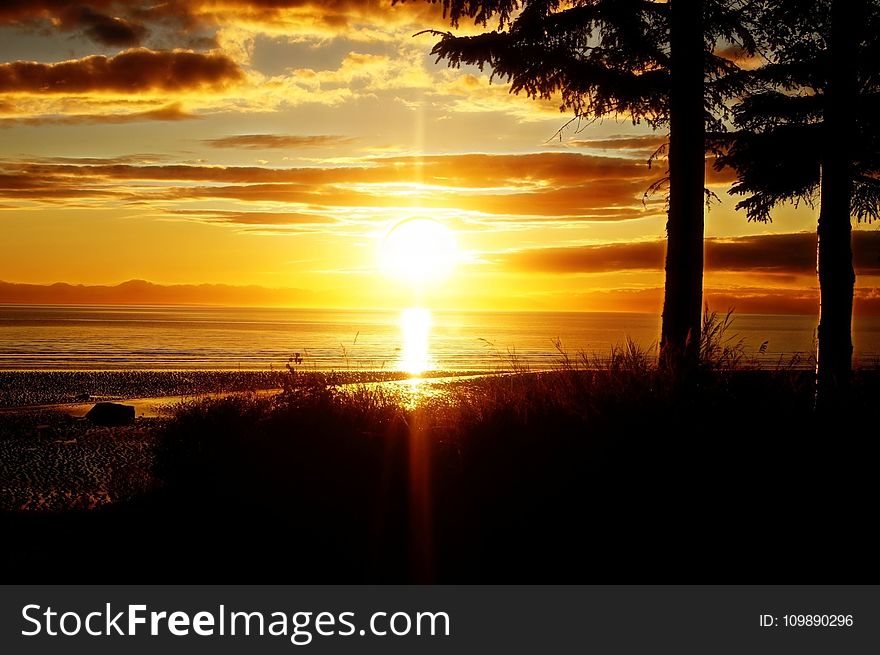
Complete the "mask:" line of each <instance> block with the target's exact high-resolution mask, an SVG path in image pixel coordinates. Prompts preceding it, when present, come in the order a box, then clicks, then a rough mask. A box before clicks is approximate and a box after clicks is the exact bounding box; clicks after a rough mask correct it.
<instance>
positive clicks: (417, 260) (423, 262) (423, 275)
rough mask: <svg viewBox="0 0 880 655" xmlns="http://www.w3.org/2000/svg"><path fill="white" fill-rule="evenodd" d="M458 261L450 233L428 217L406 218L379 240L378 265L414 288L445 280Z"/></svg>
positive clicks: (455, 247) (456, 249)
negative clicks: (414, 286) (380, 241)
mask: <svg viewBox="0 0 880 655" xmlns="http://www.w3.org/2000/svg"><path fill="white" fill-rule="evenodd" d="M457 261H458V246H457V244H456V242H455V236H454V235H453V234H452V231H451V230H450V229H449V228H448V227H446V226H445V225H443V224H442V223H440V222H438V221H435V220H433V219H430V218H408V219H406V220H403V221H400V222H399V223H397V224H396V225H395V226H394V227H392V228H391V229H390V230H388V232H387V233H386V234H385V236H384V237H383V238H382V243H381V246H380V248H379V265H380V267H381V269H382V271H383V272H384V273H385V274H386V275H389V276H391V277H394V278H397V279H399V280H403V281H405V282H409V283H411V284H414V285H420V284H424V283H426V282H435V281H438V280H442V279H444V278H446V277H447V276H448V275H449V274H450V273H451V272H452V269H453V268H455V264H456V263H457Z"/></svg>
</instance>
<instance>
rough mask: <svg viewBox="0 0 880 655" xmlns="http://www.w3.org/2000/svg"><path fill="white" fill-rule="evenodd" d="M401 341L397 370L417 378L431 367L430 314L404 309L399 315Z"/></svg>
mask: <svg viewBox="0 0 880 655" xmlns="http://www.w3.org/2000/svg"><path fill="white" fill-rule="evenodd" d="M400 331H401V336H402V339H403V343H402V347H401V350H400V361H399V362H398V368H399V369H400V370H401V371H403V372H405V373H409V374H410V375H413V376H416V379H418V376H419V375H421V374H422V373H424V372H425V371H427V370H430V369H431V368H432V366H433V364H432V362H431V348H430V341H431V312H430V311H429V310H427V309H424V308H421V307H410V308H409V309H404V310H403V312H402V313H401V314H400Z"/></svg>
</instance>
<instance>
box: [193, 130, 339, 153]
mask: <svg viewBox="0 0 880 655" xmlns="http://www.w3.org/2000/svg"><path fill="white" fill-rule="evenodd" d="M352 140H353V139H351V138H347V137H343V136H338V135H334V134H313V135H300V134H236V135H232V136H224V137H220V138H218V139H207V140H205V141H204V143H207V144H208V145H210V146H213V147H214V148H240V149H243V150H264V149H271V148H309V147H324V146H337V145H343V144H346V143H351V141H352Z"/></svg>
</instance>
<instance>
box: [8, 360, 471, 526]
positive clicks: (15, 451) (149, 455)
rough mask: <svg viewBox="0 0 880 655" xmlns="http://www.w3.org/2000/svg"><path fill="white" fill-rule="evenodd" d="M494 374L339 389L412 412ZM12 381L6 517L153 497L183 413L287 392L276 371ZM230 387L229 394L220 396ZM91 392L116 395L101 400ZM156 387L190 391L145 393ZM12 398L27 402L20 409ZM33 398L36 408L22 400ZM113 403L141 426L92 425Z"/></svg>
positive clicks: (17, 377)
mask: <svg viewBox="0 0 880 655" xmlns="http://www.w3.org/2000/svg"><path fill="white" fill-rule="evenodd" d="M484 375H485V374H468V375H436V376H434V377H425V378H403V379H401V376H400V374H396V376H397V378H396V379H393V378H392V379H388V378H389V377H391V376H389V375H385V376H384V377H385V379H382V377H383V376H382V375H374V376H372V377H370V376H364V375H361V376H358V377H360V378H361V379H359V380H358V379H353V378H352V376H349V378H348V379H349V380H350V381H348V382H344V381H343V382H341V383H340V384H338V385H337V386H338V387H339V388H340V389H342V390H344V391H347V392H350V393H357V392H358V391H359V390H366V391H368V392H378V393H382V394H386V395H388V396H390V397H393V398H394V400H395V401H396V402H398V403H400V404H401V405H402V406H405V407H410V408H411V407H414V406H416V405H418V404H419V403H420V402H423V401H425V400H427V399H431V398H437V397H442V396H443V395H444V394H445V393H446V389H447V388H448V387H449V385H451V384H457V383H467V381H469V380H473V379H476V378H479V377H483V376H484ZM10 380H11V382H12V383H13V384H11V385H10V386H7V387H5V393H4V398H3V400H4V401H5V404H6V406H0V511H7V512H8V511H65V510H71V509H94V508H97V507H101V506H105V505H109V504H112V503H116V502H119V501H123V500H127V499H131V498H133V497H135V496H137V495H139V494H143V493H146V492H148V491H150V490H151V489H154V488H155V487H156V484H157V483H156V481H155V479H154V477H153V473H152V465H153V449H154V447H155V434H156V431H157V429H158V428H159V427H161V425H162V423H163V422H164V421H165V420H167V418H169V417H170V416H171V415H172V414H173V413H174V411H175V408H176V407H178V406H180V405H181V404H184V403H190V402H198V401H201V400H206V399H211V398H221V397H227V396H235V395H250V394H255V395H259V396H271V395H275V394H278V393H280V392H281V388H280V385H279V384H277V382H278V380H279V378H278V376H277V375H276V374H275V373H269V374H260V373H245V374H241V373H238V372H216V373H210V374H204V373H196V374H189V373H173V372H172V373H168V372H154V373H148V374H145V372H137V373H136V374H132V373H115V372H110V373H67V374H58V373H42V372H25V373H9V372H2V373H0V382H4V381H10ZM220 385H228V388H226V389H222V390H217V389H216V386H220ZM261 386H262V387H268V388H259V387H261ZM236 387H238V388H236ZM241 387H245V389H242V388H241ZM81 389H88V390H99V391H105V392H107V391H109V392H110V393H105V394H103V395H97V394H94V395H93V394H92V393H89V391H82V390H81ZM154 389H157V390H167V389H174V390H178V391H181V390H183V391H185V393H177V394H167V395H144V394H143V393H138V392H139V391H142V390H154ZM205 389H208V390H205ZM83 395H88V400H83V399H82V397H83ZM78 396H79V399H78ZM58 399H63V400H61V402H57V400H58ZM12 400H18V401H19V403H20V404H18V405H13V406H10V405H9V402H11V401H12ZM27 400H31V401H32V402H31V403H27V402H24V403H22V402H21V401H27ZM53 400H56V402H51V401H53ZM104 400H112V401H115V402H121V403H124V404H126V405H132V406H134V408H135V415H136V417H137V418H136V419H135V422H134V423H133V424H131V425H127V426H121V427H113V428H107V427H100V426H96V425H94V424H92V423H91V422H90V421H89V420H87V419H85V418H84V416H85V414H86V413H87V412H88V411H89V409H91V408H92V407H93V406H94V405H95V403H96V402H100V401H104ZM40 401H43V402H40ZM46 401H49V402H46Z"/></svg>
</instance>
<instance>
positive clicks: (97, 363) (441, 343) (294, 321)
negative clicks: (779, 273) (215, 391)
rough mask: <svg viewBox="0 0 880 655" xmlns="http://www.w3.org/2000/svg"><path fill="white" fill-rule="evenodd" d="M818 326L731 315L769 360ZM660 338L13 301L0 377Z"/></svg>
mask: <svg viewBox="0 0 880 655" xmlns="http://www.w3.org/2000/svg"><path fill="white" fill-rule="evenodd" d="M815 323H816V319H815V318H814V317H811V316H803V315H783V314H780V315H772V314H763V315H762V314H734V320H733V325H732V327H731V329H730V330H729V332H728V336H729V337H730V338H731V339H732V340H734V341H738V340H739V339H743V340H744V345H745V349H746V352H748V353H750V354H753V355H755V356H756V357H758V358H759V359H760V361H761V362H762V364H764V365H767V366H775V365H788V364H789V363H790V362H791V360H792V358H797V357H798V356H800V357H802V358H803V357H805V356H806V355H807V354H808V353H809V352H810V351H811V350H812V348H813V339H814V333H815ZM659 331H660V317H659V316H657V315H655V314H648V313H608V312H564V311H553V312H546V311H535V312H529V311H494V310H478V311H428V310H425V309H412V308H411V309H409V310H401V311H391V310H343V309H332V310H330V309H288V308H254V307H214V306H197V307H196V306H189V307H180V306H120V305H112V306H111V305H5V306H2V307H0V370H266V369H273V368H274V369H279V368H283V367H284V366H285V365H286V364H287V363H288V361H289V360H290V358H291V357H294V356H296V355H297V354H299V357H300V359H301V363H300V364H298V365H297V367H298V368H301V369H303V370H316V371H327V370H370V371H373V370H387V371H397V370H408V371H410V372H414V373H418V372H421V371H427V370H438V371H465V370H469V371H471V370H480V371H485V370H490V371H491V370H503V369H505V368H507V369H510V368H511V367H512V366H513V364H514V363H515V364H517V365H520V366H528V367H530V368H533V369H542V368H552V367H553V366H554V365H558V363H559V362H560V361H561V358H562V353H567V354H568V355H569V356H571V357H578V356H579V355H580V354H581V353H586V354H588V355H590V356H595V357H598V358H600V359H601V358H603V357H607V356H608V355H609V353H610V352H611V349H612V347H614V346H618V345H621V344H624V343H625V342H626V340H627V339H631V340H633V341H634V342H636V343H637V344H639V346H641V347H642V348H644V349H646V350H652V351H653V352H656V345H657V340H658V337H659ZM854 341H855V347H856V353H855V354H856V361H857V362H859V363H862V364H875V363H876V361H877V359H878V354H880V318H878V317H859V318H857V319H856V321H855V330H854ZM765 343H766V345H765V346H764V350H763V353H759V350H760V349H761V347H762V344H765ZM557 346H558V347H557Z"/></svg>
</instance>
